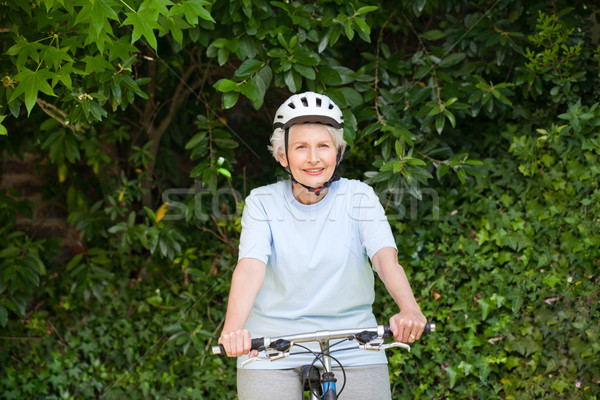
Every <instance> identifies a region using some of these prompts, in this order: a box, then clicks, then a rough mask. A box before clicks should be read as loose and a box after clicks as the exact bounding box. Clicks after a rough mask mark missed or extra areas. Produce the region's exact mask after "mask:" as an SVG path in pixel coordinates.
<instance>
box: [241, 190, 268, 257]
mask: <svg viewBox="0 0 600 400" xmlns="http://www.w3.org/2000/svg"><path fill="white" fill-rule="evenodd" d="M271 242H272V234H271V227H270V225H269V218H268V214H267V212H266V210H265V209H264V206H263V204H262V203H261V202H260V196H258V195H257V194H253V193H250V195H249V196H248V197H246V205H245V206H244V211H243V213H242V233H241V236H240V246H239V255H238V260H241V259H242V258H256V259H258V260H260V261H262V262H264V263H265V264H267V261H268V260H269V256H270V255H271Z"/></svg>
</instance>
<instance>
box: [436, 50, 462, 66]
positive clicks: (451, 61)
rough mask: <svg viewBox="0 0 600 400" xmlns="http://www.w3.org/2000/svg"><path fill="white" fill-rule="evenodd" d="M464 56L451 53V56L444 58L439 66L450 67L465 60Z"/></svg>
mask: <svg viewBox="0 0 600 400" xmlns="http://www.w3.org/2000/svg"><path fill="white" fill-rule="evenodd" d="M466 56H467V55H466V54H465V53H453V54H450V55H449V56H446V57H444V58H443V59H442V61H440V64H439V65H440V67H442V68H447V67H451V66H453V65H456V64H458V63H459V62H461V61H462V60H464V59H465V58H466Z"/></svg>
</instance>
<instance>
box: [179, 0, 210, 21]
mask: <svg viewBox="0 0 600 400" xmlns="http://www.w3.org/2000/svg"><path fill="white" fill-rule="evenodd" d="M209 4H210V3H209V2H208V1H205V0H186V1H183V2H181V3H178V4H175V5H174V6H173V7H171V9H170V10H169V14H168V16H174V15H177V14H183V15H185V19H186V21H187V22H188V23H189V24H190V25H198V17H200V18H202V19H203V20H205V21H210V22H213V23H216V21H215V20H214V19H213V17H212V16H211V15H210V12H208V10H206V9H205V8H204V6H206V5H209Z"/></svg>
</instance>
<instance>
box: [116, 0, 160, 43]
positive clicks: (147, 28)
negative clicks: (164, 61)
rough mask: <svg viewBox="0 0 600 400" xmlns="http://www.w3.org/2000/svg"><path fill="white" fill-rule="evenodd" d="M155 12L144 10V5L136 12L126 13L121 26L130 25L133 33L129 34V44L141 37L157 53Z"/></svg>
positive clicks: (157, 26) (158, 27) (158, 26)
mask: <svg viewBox="0 0 600 400" xmlns="http://www.w3.org/2000/svg"><path fill="white" fill-rule="evenodd" d="M156 14H157V13H156V11H154V10H152V9H149V8H146V7H145V6H144V3H142V5H141V6H140V9H139V10H138V11H137V12H126V13H125V15H126V16H127V18H125V21H123V25H132V26H133V32H132V33H131V43H135V42H136V41H137V40H138V39H139V38H141V37H142V36H143V37H144V38H146V40H147V41H148V44H149V45H150V46H151V47H152V48H153V49H154V51H157V50H158V49H157V43H156V36H155V35H154V31H153V30H154V29H160V25H159V24H158V22H156V17H157V15H156Z"/></svg>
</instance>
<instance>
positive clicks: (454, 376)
mask: <svg viewBox="0 0 600 400" xmlns="http://www.w3.org/2000/svg"><path fill="white" fill-rule="evenodd" d="M444 371H446V373H447V374H448V378H449V379H450V388H453V387H454V385H456V381H457V380H458V371H457V370H456V369H455V368H454V367H447V368H446V369H444Z"/></svg>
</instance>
